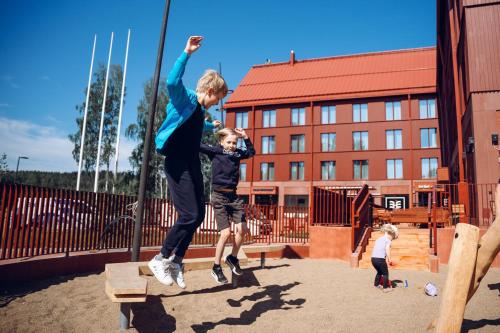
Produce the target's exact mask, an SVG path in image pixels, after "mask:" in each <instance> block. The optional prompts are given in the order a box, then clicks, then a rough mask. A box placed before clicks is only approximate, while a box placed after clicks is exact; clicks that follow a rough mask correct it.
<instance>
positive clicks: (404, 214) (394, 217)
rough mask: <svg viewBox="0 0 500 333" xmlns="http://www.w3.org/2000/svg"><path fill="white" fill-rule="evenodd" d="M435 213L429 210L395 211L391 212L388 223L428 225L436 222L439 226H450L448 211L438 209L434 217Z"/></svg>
mask: <svg viewBox="0 0 500 333" xmlns="http://www.w3.org/2000/svg"><path fill="white" fill-rule="evenodd" d="M433 214H434V213H433V211H431V212H430V213H429V212H428V210H427V208H411V209H405V210H404V209H402V210H395V211H392V212H390V215H389V218H388V220H387V222H388V223H391V224H401V223H411V224H428V223H430V222H432V221H433V220H435V222H436V223H437V224H444V225H449V224H450V218H449V217H450V213H449V211H448V209H445V208H436V209H435V216H433Z"/></svg>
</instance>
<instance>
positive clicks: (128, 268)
mask: <svg viewBox="0 0 500 333" xmlns="http://www.w3.org/2000/svg"><path fill="white" fill-rule="evenodd" d="M231 250H232V248H231V247H226V248H225V249H224V254H223V257H224V258H225V257H226V256H227V255H229V254H230V253H231ZM238 260H239V262H240V266H245V265H247V263H248V258H247V256H246V255H245V252H244V251H240V252H239V253H238ZM182 263H183V264H184V271H185V272H188V271H194V270H202V269H211V268H212V266H213V264H214V258H213V257H208V258H193V259H184V260H183V262H182ZM221 264H222V265H226V264H225V263H224V262H223V261H222V262H221ZM141 275H149V276H152V275H153V273H152V272H151V270H150V269H149V266H148V262H147V261H142V262H124V263H114V264H106V266H105V276H106V281H105V288H104V291H105V293H106V295H107V296H108V297H109V299H110V300H111V302H113V303H119V304H120V316H119V322H120V329H122V330H126V329H128V328H129V327H130V306H131V303H141V302H146V297H147V290H148V281H147V280H146V279H145V278H143V277H141ZM231 280H232V285H233V287H235V288H236V287H237V286H238V277H237V275H235V274H234V273H232V272H231Z"/></svg>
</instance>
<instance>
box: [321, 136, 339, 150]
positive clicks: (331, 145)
mask: <svg viewBox="0 0 500 333" xmlns="http://www.w3.org/2000/svg"><path fill="white" fill-rule="evenodd" d="M336 137H337V136H336V134H335V133H321V151H335V147H336V143H335V141H336Z"/></svg>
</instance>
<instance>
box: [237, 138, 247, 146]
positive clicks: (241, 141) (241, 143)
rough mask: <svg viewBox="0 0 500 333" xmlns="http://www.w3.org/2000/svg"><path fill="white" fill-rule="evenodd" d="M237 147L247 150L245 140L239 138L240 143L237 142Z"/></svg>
mask: <svg viewBox="0 0 500 333" xmlns="http://www.w3.org/2000/svg"><path fill="white" fill-rule="evenodd" d="M236 147H237V148H244V149H246V147H247V145H246V144H245V139H243V138H238V141H237V142H236Z"/></svg>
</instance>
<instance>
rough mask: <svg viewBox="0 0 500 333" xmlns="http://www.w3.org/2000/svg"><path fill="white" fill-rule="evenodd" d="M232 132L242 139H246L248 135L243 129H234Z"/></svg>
mask: <svg viewBox="0 0 500 333" xmlns="http://www.w3.org/2000/svg"><path fill="white" fill-rule="evenodd" d="M234 131H235V132H236V133H237V134H238V135H239V136H241V137H242V138H243V139H247V138H248V135H247V133H246V132H245V130H244V129H243V128H235V129H234Z"/></svg>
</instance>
